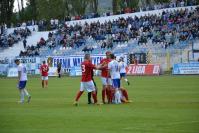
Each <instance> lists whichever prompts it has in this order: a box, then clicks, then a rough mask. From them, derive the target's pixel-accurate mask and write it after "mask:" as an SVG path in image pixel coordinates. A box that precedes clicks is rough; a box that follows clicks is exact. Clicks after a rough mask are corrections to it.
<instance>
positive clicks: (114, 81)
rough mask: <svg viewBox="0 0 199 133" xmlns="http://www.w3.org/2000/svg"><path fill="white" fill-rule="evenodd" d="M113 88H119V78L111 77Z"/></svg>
mask: <svg viewBox="0 0 199 133" xmlns="http://www.w3.org/2000/svg"><path fill="white" fill-rule="evenodd" d="M112 81H113V88H120V79H112Z"/></svg>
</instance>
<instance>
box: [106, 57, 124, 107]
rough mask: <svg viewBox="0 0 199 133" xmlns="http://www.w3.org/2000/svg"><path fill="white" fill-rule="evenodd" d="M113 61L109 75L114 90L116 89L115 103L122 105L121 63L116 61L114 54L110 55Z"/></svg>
mask: <svg viewBox="0 0 199 133" xmlns="http://www.w3.org/2000/svg"><path fill="white" fill-rule="evenodd" d="M110 57H111V59H112V61H111V62H110V63H109V64H108V69H109V73H110V75H111V79H112V84H113V88H114V89H115V91H114V95H115V103H116V104H119V103H121V92H120V70H119V63H118V61H117V60H115V56H114V54H111V55H110Z"/></svg>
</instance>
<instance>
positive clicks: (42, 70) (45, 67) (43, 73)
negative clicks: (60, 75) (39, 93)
mask: <svg viewBox="0 0 199 133" xmlns="http://www.w3.org/2000/svg"><path fill="white" fill-rule="evenodd" d="M48 71H49V68H48V65H46V61H43V64H42V65H41V67H40V73H41V79H42V88H44V87H46V88H47V87H48Z"/></svg>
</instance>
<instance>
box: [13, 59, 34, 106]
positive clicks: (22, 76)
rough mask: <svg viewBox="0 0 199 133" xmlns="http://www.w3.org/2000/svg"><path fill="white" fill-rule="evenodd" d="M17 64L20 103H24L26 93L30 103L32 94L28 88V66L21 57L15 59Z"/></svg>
mask: <svg viewBox="0 0 199 133" xmlns="http://www.w3.org/2000/svg"><path fill="white" fill-rule="evenodd" d="M15 64H16V65H17V66H18V67H17V68H18V88H19V92H20V97H21V99H20V103H24V95H26V96H27V97H28V101H27V102H28V103H29V102H30V99H31V96H30V94H29V93H28V91H27V90H26V83H27V80H28V78H27V71H26V67H25V66H24V65H23V64H21V63H20V61H19V59H16V60H15Z"/></svg>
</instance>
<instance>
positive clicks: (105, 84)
mask: <svg viewBox="0 0 199 133" xmlns="http://www.w3.org/2000/svg"><path fill="white" fill-rule="evenodd" d="M110 54H111V52H110V51H107V52H106V58H104V59H102V60H101V61H100V64H101V65H102V66H103V68H102V69H101V81H102V102H103V103H104V104H105V96H107V100H108V103H111V102H112V100H111V99H112V98H111V95H110V94H111V87H112V80H111V77H110V75H109V73H108V63H109V62H111V59H110Z"/></svg>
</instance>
